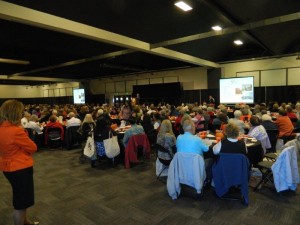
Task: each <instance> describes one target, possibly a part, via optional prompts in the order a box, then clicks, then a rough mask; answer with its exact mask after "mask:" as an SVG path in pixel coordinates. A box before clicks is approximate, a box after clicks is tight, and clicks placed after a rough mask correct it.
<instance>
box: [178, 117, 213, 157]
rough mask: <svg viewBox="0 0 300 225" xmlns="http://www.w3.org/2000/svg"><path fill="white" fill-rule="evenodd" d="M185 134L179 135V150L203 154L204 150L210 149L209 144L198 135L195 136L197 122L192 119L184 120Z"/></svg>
mask: <svg viewBox="0 0 300 225" xmlns="http://www.w3.org/2000/svg"><path fill="white" fill-rule="evenodd" d="M182 127H183V130H184V134H181V135H179V136H178V137H177V141H176V147H177V152H190V153H196V154H199V155H202V156H203V152H207V151H208V149H209V148H208V146H207V145H206V144H205V143H204V142H203V141H202V140H201V139H200V138H199V137H197V136H195V135H194V134H195V124H194V122H193V121H192V120H191V119H186V120H184V122H183V125H182Z"/></svg>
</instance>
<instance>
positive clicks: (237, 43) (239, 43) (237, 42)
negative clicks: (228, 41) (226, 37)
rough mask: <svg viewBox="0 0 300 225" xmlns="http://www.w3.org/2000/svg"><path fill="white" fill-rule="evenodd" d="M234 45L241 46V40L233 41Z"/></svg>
mask: <svg viewBox="0 0 300 225" xmlns="http://www.w3.org/2000/svg"><path fill="white" fill-rule="evenodd" d="M234 44H236V45H242V44H244V43H243V42H242V41H241V40H235V41H234Z"/></svg>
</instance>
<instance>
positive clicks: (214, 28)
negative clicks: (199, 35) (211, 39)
mask: <svg viewBox="0 0 300 225" xmlns="http://www.w3.org/2000/svg"><path fill="white" fill-rule="evenodd" d="M211 29H213V30H215V31H219V30H222V27H220V26H218V25H217V26H213V27H212V28H211Z"/></svg>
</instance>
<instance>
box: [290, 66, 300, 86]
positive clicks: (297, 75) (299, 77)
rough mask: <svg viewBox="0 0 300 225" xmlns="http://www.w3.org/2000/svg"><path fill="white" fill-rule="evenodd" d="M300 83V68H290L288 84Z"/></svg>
mask: <svg viewBox="0 0 300 225" xmlns="http://www.w3.org/2000/svg"><path fill="white" fill-rule="evenodd" d="M299 84H300V68H290V69H288V85H299Z"/></svg>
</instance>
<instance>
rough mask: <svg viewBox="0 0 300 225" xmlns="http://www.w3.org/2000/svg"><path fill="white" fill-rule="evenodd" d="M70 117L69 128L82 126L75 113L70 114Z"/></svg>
mask: <svg viewBox="0 0 300 225" xmlns="http://www.w3.org/2000/svg"><path fill="white" fill-rule="evenodd" d="M68 117H69V118H70V119H68V120H67V127H72V126H80V125H81V121H80V119H78V118H76V117H75V113H74V112H70V113H69V114H68Z"/></svg>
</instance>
